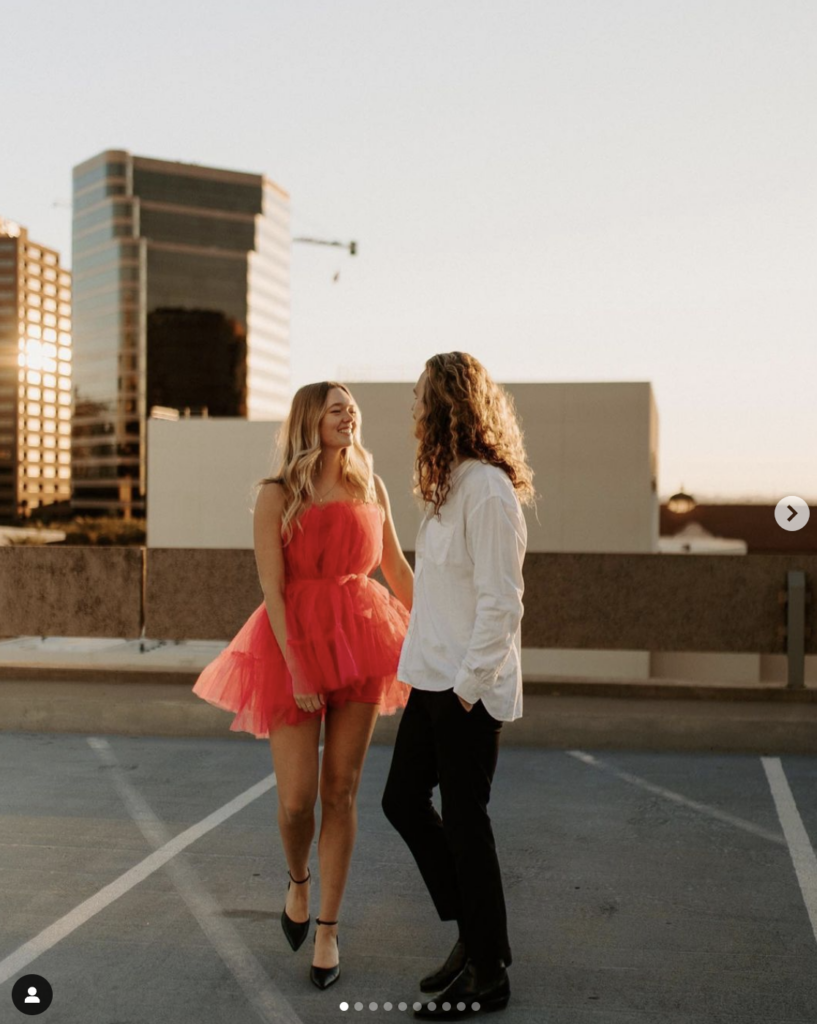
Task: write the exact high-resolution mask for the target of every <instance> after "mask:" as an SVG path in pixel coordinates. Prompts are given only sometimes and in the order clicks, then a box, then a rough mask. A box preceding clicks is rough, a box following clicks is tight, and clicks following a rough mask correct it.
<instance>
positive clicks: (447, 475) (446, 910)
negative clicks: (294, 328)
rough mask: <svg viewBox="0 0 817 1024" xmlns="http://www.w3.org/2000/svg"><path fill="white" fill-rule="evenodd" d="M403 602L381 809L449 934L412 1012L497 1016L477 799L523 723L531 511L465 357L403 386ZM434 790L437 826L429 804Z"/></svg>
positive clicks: (503, 427) (442, 361) (487, 829)
mask: <svg viewBox="0 0 817 1024" xmlns="http://www.w3.org/2000/svg"><path fill="white" fill-rule="evenodd" d="M414 396H415V397H414V405H413V408H412V414H413V416H414V421H415V436H416V437H417V440H418V451H417V469H418V478H419V482H418V488H417V489H418V490H419V493H420V495H421V497H422V498H423V500H424V501H425V503H426V518H425V519H424V521H423V523H422V525H421V526H420V531H419V533H418V536H417V543H416V546H415V551H416V565H415V577H414V599H413V605H412V612H411V620H410V622H409V626H408V631H407V633H406V639H405V643H404V645H403V650H402V655H401V658H400V665H399V668H398V673H397V674H398V678H399V679H400V680H402V681H403V682H406V683H409V684H410V685H411V687H412V691H411V695H410V696H409V701H408V704H407V706H406V708H405V710H404V712H403V717H402V720H401V722H400V728H399V730H398V734H397V739H396V741H395V747H394V754H393V758H392V765H391V770H390V772H389V778H388V782H387V784H386V789H385V792H384V795H383V810H384V812H385V814H386V816H387V818H388V819H389V821H390V822H391V823H392V824H393V825H394V827H395V828H396V829H397V831H398V832H399V833H400V835H401V836H402V837H403V839H404V840H405V841H406V843H407V844H408V846H409V849H410V850H411V852H412V854H413V855H414V858H415V860H416V861H417V866H418V868H419V869H420V874H421V875H422V877H423V880H424V882H425V884H426V886H427V887H428V890H429V893H430V895H431V898H432V900H433V902H434V906H435V908H436V910H437V913H438V914H439V916H440V919H441V920H443V921H453V920H456V921H457V923H458V926H459V937H458V939H457V942H456V943H455V945H454V948H453V950H452V951H451V954H450V955H449V957H448V959H447V960H446V962H445V963H444V964H443V966H442V967H440V968H439V970H437V971H435V972H434V973H433V974H430V975H428V976H427V977H425V978H423V979H422V980H421V982H420V988H421V989H422V991H424V992H441V994H440V995H439V996H437V997H436V998H435V999H434V1000H430V1001H429V1002H426V1003H423V1004H422V1005H421V1007H420V1009H418V1010H415V1015H416V1016H418V1017H429V1018H435V1017H442V1018H446V1017H453V1016H456V1015H458V1014H459V1013H460V1012H463V1011H465V1012H470V1011H472V1008H473V1007H474V1006H475V1004H479V1009H480V1010H491V1009H499V1008H502V1007H504V1006H506V1005H507V1003H508V1000H509V999H510V982H509V980H508V972H507V968H508V967H509V966H510V964H511V949H510V944H509V941H508V929H507V920H506V911H505V900H504V894H503V891H502V878H501V874H500V868H499V861H498V859H497V853H496V847H495V843H494V836H493V832H492V829H491V819H490V817H489V816H488V802H489V800H490V796H491V782H492V780H493V776H494V770H495V768H496V763H497V755H498V749H499V736H500V730H501V728H502V724H503V722H510V721H513V720H514V719H516V718H519V717H520V716H521V714H522V675H521V669H520V663H521V628H520V623H521V620H522V613H523V605H522V593H523V580H522V563H523V560H524V556H525V546H526V542H527V528H526V525H525V519H524V516H523V514H522V510H521V507H520V499H521V501H523V502H525V503H528V502H530V501H532V500H533V496H534V489H533V484H532V478H533V474H532V472H531V470H530V467H529V466H528V465H527V461H526V457H525V451H524V447H523V443H522V434H521V431H520V429H519V427H518V424H517V421H516V415H515V411H514V407H513V402H512V400H511V399H510V397H509V396H508V395H507V394H506V393H505V392H504V391H503V390H502V389H501V388H500V387H499V386H498V385H497V384H495V383H494V382H493V381H492V380H491V378H490V377H489V375H488V373H487V372H486V370H485V368H484V367H483V366H482V365H481V364H480V363H479V362H478V361H477V360H476V359H474V358H473V357H472V356H469V355H467V354H466V353H461V352H450V353H447V354H443V355H437V356H434V357H433V358H431V359H429V360H428V362H427V363H426V368H425V370H424V371H423V373H422V374H421V375H420V378H419V380H418V381H417V385H416V386H415V389H414ZM437 785H439V787H440V798H441V805H442V816H440V815H439V814H438V813H437V811H436V810H435V808H434V805H433V803H432V791H433V789H434V787H435V786H437Z"/></svg>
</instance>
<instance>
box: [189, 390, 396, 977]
mask: <svg viewBox="0 0 817 1024" xmlns="http://www.w3.org/2000/svg"><path fill="white" fill-rule="evenodd" d="M360 423H361V417H360V410H359V409H358V407H357V405H356V404H355V401H354V399H353V397H352V395H351V393H350V392H349V390H348V389H347V388H346V387H345V386H344V385H343V384H339V383H337V382H335V381H323V382H322V383H318V384H307V385H306V386H305V387H302V388H301V389H300V390H299V391H298V392H297V393H296V394H295V397H294V399H293V401H292V408H291V410H290V413H289V416H288V418H287V420H286V422H285V423H284V425H283V427H282V441H283V445H282V447H283V456H282V462H281V467H280V471H279V474H278V476H277V477H274V478H269V479H265V480H262V481H261V483H260V485H259V487H260V490H259V493H258V498H257V501H256V506H255V513H254V541H255V556H256V563H257V566H258V575H259V579H260V581H261V588H262V590H263V593H264V602H263V604H262V605H260V607H259V608H257V609H256V611H255V612H254V613H253V614H252V615H251V616H250V618H249V619H248V621H247V622H246V623H245V625H244V626H243V627H242V629H241V630H240V631H239V633H238V634H237V635H236V637H235V638H234V640H233V641H232V642H231V643H230V645H229V646H228V647H227V648H226V649H225V650H224V651H223V652H222V653H221V654H220V655H219V657H218V658H216V660H215V661H213V662H212V663H211V664H210V665H208V666H207V668H205V670H204V671H203V672H202V674H201V675H200V677H199V679H198V681H197V682H196V685H195V687H194V692H195V693H196V694H198V696H200V697H203V698H204V699H205V700H207V701H210V702H211V703H212V704H215V705H216V706H218V707H221V708H225V709H228V710H230V711H233V712H235V716H236V717H235V720H234V721H233V723H232V725H231V728H232V729H238V730H243V731H247V732H251V733H253V734H254V735H255V736H257V737H259V738H261V737H267V736H269V739H270V746H271V749H272V761H273V767H274V770H275V774H276V778H277V783H278V823H279V826H280V829H281V839H282V842H283V847H284V852H285V854H286V858H287V864H288V868H289V877H290V884H289V885H288V886H287V897H286V906H285V908H284V910H283V912H282V914H281V924H282V927H283V929H284V934H285V935H286V937H287V940H288V941H289V943H290V945H291V946H292V948H293V949H298V948H299V947H300V946H301V945H302V943H303V942H304V940H305V938H306V935H307V933H308V931H309V920H310V917H309V883H310V879H311V874H310V870H309V851H310V846H311V844H312V839H313V836H314V833H315V802H316V800H317V797H318V793H320V798H321V829H320V835H319V838H318V861H319V864H320V873H321V899H320V914H319V916H318V917H317V918H316V919H315V922H316V925H319V926H321V927H317V928H316V929H315V940H314V942H315V950H314V957H313V963H312V970H311V975H310V976H311V978H312V981H313V982H314V984H315V985H317V986H318V988H328V986H329V985H331V984H333V983H334V982H335V981H337V979H338V977H339V976H340V962H339V956H338V944H337V923H338V914H339V911H340V905H341V901H342V899H343V892H344V888H345V885H346V879H347V875H348V872H349V864H350V861H351V856H352V848H353V846H354V840H355V833H356V827H357V810H356V804H355V801H356V795H357V790H358V785H359V783H360V773H361V770H362V767H363V760H364V758H365V756H366V751H367V749H368V746H369V741H370V739H371V736H372V731H373V729H374V725H375V721H376V719H377V716H378V712H379V713H380V714H391V713H393V712H394V711H395V710H396V709H397V708H398V707H403V706H404V705H405V703H406V700H407V698H408V692H409V688H408V687H407V686H406V685H405V684H404V683H400V682H398V680H397V676H396V670H397V664H398V660H399V656H400V648H401V646H402V643H403V638H404V637H405V633H406V626H407V624H408V619H409V612H410V610H411V601H412V590H413V575H412V571H411V568H410V566H409V564H408V562H406V560H405V558H404V557H403V553H402V550H401V548H400V544H399V542H398V539H397V535H396V532H395V528H394V522H393V520H392V515H391V509H390V506H389V499H388V495H387V493H386V488H385V487H384V485H383V481H382V480H381V479H380V478H379V477H378V476H376V475H375V474H374V473H373V471H372V458H371V455H370V454H369V452H367V451H366V449H365V448H364V447H363V445H362V442H361V438H360ZM378 565H380V566H381V567H382V570H383V575H384V576H385V578H386V581H387V582H388V584H389V586H390V587H391V589H392V590H393V591H394V595H396V597H395V596H392V595H391V594H389V592H388V591H387V590H386V588H385V587H383V586H381V585H380V584H379V583H377V582H376V581H375V580H373V579H371V578H370V576H369V573H371V572H372V571H373V570H374V569H376V568H377V566H378ZM322 721H325V734H324V750H323V761H322V764H321V765H320V767H319V758H318V742H319V738H320V731H321V722H322Z"/></svg>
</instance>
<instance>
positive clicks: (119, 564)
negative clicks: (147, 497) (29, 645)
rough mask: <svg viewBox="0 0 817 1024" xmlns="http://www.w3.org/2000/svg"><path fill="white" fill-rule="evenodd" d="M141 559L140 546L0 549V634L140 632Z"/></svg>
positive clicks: (128, 635) (130, 636) (116, 634)
mask: <svg viewBox="0 0 817 1024" xmlns="http://www.w3.org/2000/svg"><path fill="white" fill-rule="evenodd" d="M142 560H143V549H142V548H125V547H121V548H120V547H111V548H97V547H65V548H40V547H36V548H35V547H7V548H0V636H2V637H13V636H90V637H106V636H112V637H124V638H126V639H134V638H136V637H139V636H141V631H142Z"/></svg>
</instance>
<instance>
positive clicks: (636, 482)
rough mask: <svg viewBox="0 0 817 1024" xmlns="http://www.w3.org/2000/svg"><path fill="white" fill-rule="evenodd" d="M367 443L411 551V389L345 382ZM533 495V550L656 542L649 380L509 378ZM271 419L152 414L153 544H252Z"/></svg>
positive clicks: (623, 548)
mask: <svg viewBox="0 0 817 1024" xmlns="http://www.w3.org/2000/svg"><path fill="white" fill-rule="evenodd" d="M350 386H351V388H352V391H353V393H354V395H355V398H356V399H357V402H358V404H359V406H360V408H361V413H362V418H363V438H364V442H365V444H366V446H367V447H368V448H369V450H370V451H371V452H372V454H373V456H374V462H375V469H376V470H377V472H378V473H379V474H380V476H382V477H383V479H384V481H385V483H386V486H387V488H388V491H389V496H390V499H391V504H392V512H393V515H394V521H395V525H396V526H397V531H398V536H399V537H400V541H401V543H402V545H403V547H404V548H405V549H406V550H412V549H413V548H414V538H415V536H416V532H417V527H418V525H419V521H420V509H419V507H418V505H417V503H416V501H415V499H414V497H413V496H412V493H411V472H412V467H413V463H414V453H415V445H416V442H415V441H414V438H413V435H412V421H411V397H412V396H411V389H412V385H411V384H388V383H383V384H379V383H378V384H373V383H363V384H351V385H350ZM506 386H507V388H508V390H509V391H510V392H511V393H512V395H513V396H514V400H515V402H516V406H517V411H518V413H519V416H520V419H521V422H522V426H523V429H524V432H525V444H526V447H527V451H528V456H529V459H530V462H531V465H532V466H533V469H534V472H535V474H536V475H535V479H534V483H535V485H536V488H537V492H538V494H539V497H538V499H537V500H538V510H537V512H538V519H537V512H534V510H533V509H532V508H529V509H526V517H527V522H528V548H529V550H531V551H607V552H650V551H656V550H657V549H658V530H657V524H658V520H657V510H658V500H657V493H656V490H655V485H654V481H655V475H656V472H657V415H656V411H655V401H654V398H653V394H652V389H651V387H650V385H649V384H647V383H643V384H642V383H633V384H629V383H613V384H582V383H577V384H508V385H506ZM278 426H279V425H278V424H277V423H271V422H263V421H255V422H248V421H246V420H238V419H218V418H214V419H196V418H192V419H182V420H178V421H176V422H173V421H165V420H150V422H149V424H148V450H149V460H148V494H149V501H148V545H149V546H150V547H194V548H195V547H252V520H251V516H250V514H249V511H248V510H249V509H250V508H251V507H252V502H253V492H252V484H253V482H254V481H255V480H256V479H258V478H259V477H261V476H264V475H266V474H267V473H268V472H269V471H270V469H271V467H272V460H273V452H274V443H275V436H276V433H277V430H278Z"/></svg>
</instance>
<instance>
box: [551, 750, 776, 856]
mask: <svg viewBox="0 0 817 1024" xmlns="http://www.w3.org/2000/svg"><path fill="white" fill-rule="evenodd" d="M565 753H567V754H569V755H570V756H571V757H575V758H576V760H578V761H581V762H582V763H583V764H587V765H591V766H592V767H593V768H598V769H599V770H601V771H604V772H607V773H608V774H610V775H615V776H616V778H619V779H621V780H622V781H624V782H629V783H630V785H633V786H638V788H639V789H645V790H647V792H648V793H655V794H656V796H661V797H664V799H665V800H671V801H672V802H673V803H676V804H680V805H681V806H682V807H689V808H690V809H691V810H693V811H698V812H699V813H700V814H705V815H706V816H707V817H708V818H715V819H716V820H717V821H722V822H724V823H725V824H727V825H732V826H734V827H735V828H739V829H742V830H743V831H744V832H750V833H751V834H752V835H754V836H760V838H761V839H768V840H769V842H771V843H778V844H779V845H780V846H785V845H786V840H785V838H784V837H783V836H782V835H780V833H779V832H770V831H769V830H768V829H765V828H761V826H760V825H755V824H754V823H753V822H751V821H747V820H746V819H745V818H740V817H738V816H737V815H736V814H729V813H728V812H727V811H721V810H720V809H719V808H717V807H712V806H710V805H709V804H702V803H700V802H699V801H698V800H690V798H689V797H686V796H683V795H682V794H681V793H676V792H675V791H674V790H672V789H665V788H664V787H663V786H656V785H655V784H654V783H652V782H649V781H648V780H647V779H642V778H641V776H640V775H633V774H632V773H631V772H624V771H622V770H621V769H620V768H616V767H614V766H613V765H611V764H608V763H607V762H606V761H602V760H601V759H600V758H598V757H593V755H592V754H586V753H585V752H584V751H583V750H568V751H565Z"/></svg>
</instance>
